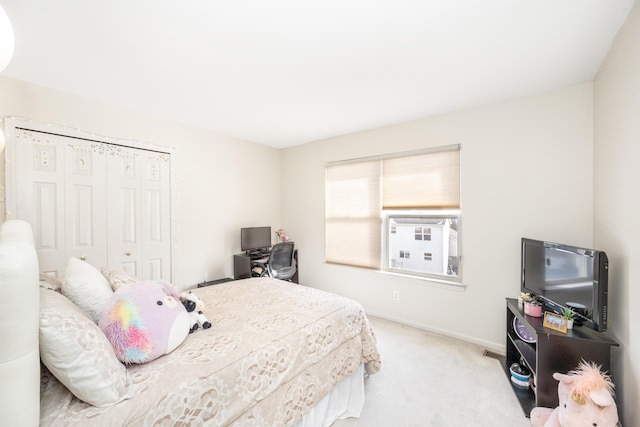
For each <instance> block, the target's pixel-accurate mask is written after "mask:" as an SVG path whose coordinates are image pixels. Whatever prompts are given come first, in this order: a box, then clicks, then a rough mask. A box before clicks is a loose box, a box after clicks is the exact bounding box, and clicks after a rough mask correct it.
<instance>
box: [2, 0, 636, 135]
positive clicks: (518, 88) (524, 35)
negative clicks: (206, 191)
mask: <svg viewBox="0 0 640 427" xmlns="http://www.w3.org/2000/svg"><path fill="white" fill-rule="evenodd" d="M633 3H634V0H413V1H410V0H378V1H376V0H366V1H365V0H339V1H338V0H323V1H319V0H316V1H306V0H271V1H264V0H246V1H243V0H224V1H218V0H182V1H178V0H173V1H170V0H137V1H135V0H110V1H87V0H56V1H51V0H0V4H2V6H3V7H4V9H5V11H6V12H7V14H8V15H9V19H10V20H11V22H12V24H13V27H14V32H15V40H16V41H15V51H14V56H13V59H12V61H11V62H10V63H9V66H8V67H7V68H6V69H5V70H4V71H3V72H2V73H0V74H1V75H3V76H7V77H11V78H15V79H19V80H23V81H26V82H29V83H33V84H37V85H41V86H44V87H47V88H51V89H56V90H59V91H63V92H67V93H71V94H75V95H79V96H81V97H85V98H89V99H93V100H97V101H101V102H104V103H107V104H110V105H114V106H119V107H124V108H127V109H130V110H134V111H142V112H145V113H148V114H152V115H154V116H159V117H162V118H167V119H169V120H172V121H174V122H180V123H185V124H189V125H193V126H196V127H199V128H203V129H207V130H211V131H214V132H217V133H220V134H225V135H229V136H233V137H237V138H241V139H246V140H250V141H254V142H257V143H260V144H264V145H268V146H272V147H287V146H293V145H297V144H302V143H305V142H309V141H315V140H319V139H324V138H328V137H332V136H336V135H342V134H347V133H352V132H357V131H362V130H366V129H372V128H377V127H381V126H386V125H391V124H395V123H400V122H404V121H408V120H415V119H418V118H422V117H428V116H433V115H437V114H443V113H446V112H450V111H455V110H460V109H464V108H468V107H472V106H476V105H481V104H486V103H490V102H495V101H499V100H503V99H508V98H513V97H516V96H523V95H528V94H533V93H538V92H542V91H547V90H552V89H556V88H560V87H564V86H568V85H572V84H576V83H581V82H585V81H591V80H593V78H594V76H595V74H596V72H597V70H598V67H599V66H600V64H601V62H602V61H603V59H604V58H605V56H606V53H607V51H608V49H609V47H610V46H611V43H612V41H613V39H614V37H615V36H616V34H617V32H618V30H619V29H620V27H621V26H622V24H623V23H624V20H625V19H626V17H627V15H628V13H629V10H630V8H631V7H632V6H633Z"/></svg>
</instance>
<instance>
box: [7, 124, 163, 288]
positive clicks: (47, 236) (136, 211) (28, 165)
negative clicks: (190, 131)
mask: <svg viewBox="0 0 640 427" xmlns="http://www.w3.org/2000/svg"><path fill="white" fill-rule="evenodd" d="M13 150H14V152H15V155H14V158H15V165H14V167H13V168H12V170H13V173H12V175H13V176H12V177H7V178H8V180H9V178H11V180H13V184H12V185H13V188H14V189H15V190H14V191H12V192H11V193H12V194H13V193H15V203H8V205H9V204H11V205H13V206H14V210H15V215H13V216H12V217H15V218H18V219H24V220H26V221H28V222H29V223H30V224H31V225H32V227H33V230H34V239H35V241H36V249H37V252H38V258H39V262H40V271H41V272H44V273H47V274H50V275H52V276H54V277H57V278H58V279H61V278H62V277H63V274H64V268H65V266H66V263H67V260H68V259H69V258H70V257H76V258H80V259H85V260H86V261H87V262H89V263H90V264H91V265H93V266H94V267H96V268H98V269H100V268H102V267H110V268H120V269H122V270H125V271H127V272H129V273H131V274H132V275H135V276H136V277H138V278H140V279H149V280H165V281H171V236H170V234H171V231H170V224H171V215H170V211H171V200H170V199H171V192H170V188H171V186H170V185H171V172H170V170H171V167H170V162H171V155H170V154H168V153H163V152H158V151H153V150H147V149H140V148H135V147H125V146H121V145H117V144H111V143H103V142H99V141H91V140H87V139H83V138H76V137H72V136H64V135H58V134H50V133H46V132H40V131H37V130H31V129H24V128H18V127H16V128H15V130H14V148H13ZM7 201H8V202H10V201H9V200H7Z"/></svg>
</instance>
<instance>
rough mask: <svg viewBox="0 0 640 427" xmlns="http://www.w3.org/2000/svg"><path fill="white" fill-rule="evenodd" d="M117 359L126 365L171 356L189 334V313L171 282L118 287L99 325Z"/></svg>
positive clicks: (106, 306)
mask: <svg viewBox="0 0 640 427" xmlns="http://www.w3.org/2000/svg"><path fill="white" fill-rule="evenodd" d="M98 325H99V326H100V329H101V330H102V332H104V334H105V335H106V336H107V338H108V339H109V341H110V342H111V345H112V346H113V349H114V351H115V353H116V356H117V357H118V359H119V360H120V361H121V362H124V363H126V364H132V363H145V362H150V361H152V360H154V359H157V358H158V357H160V356H162V355H164V354H167V353H170V352H171V351H173V350H174V349H175V348H176V347H178V346H179V345H180V344H181V343H182V341H184V339H185V338H186V337H187V335H188V334H189V325H190V321H189V314H188V313H187V311H186V310H185V308H184V306H183V305H182V303H181V302H180V295H179V294H178V292H177V291H176V290H175V288H173V286H171V285H169V284H167V283H160V282H153V281H141V282H137V283H134V284H127V285H123V286H121V287H120V288H118V289H117V290H116V291H115V292H114V293H113V296H112V297H111V299H110V300H109V301H108V302H107V304H106V305H105V308H104V310H103V311H102V314H101V316H100V321H99V323H98Z"/></svg>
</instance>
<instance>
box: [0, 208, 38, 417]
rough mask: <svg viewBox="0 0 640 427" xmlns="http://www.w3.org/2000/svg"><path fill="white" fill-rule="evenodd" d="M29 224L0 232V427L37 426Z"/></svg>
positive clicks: (34, 264) (34, 265)
mask: <svg viewBox="0 0 640 427" xmlns="http://www.w3.org/2000/svg"><path fill="white" fill-rule="evenodd" d="M38 276H39V274H38V257H37V255H36V251H35V247H34V244H33V232H32V230H31V226H30V225H29V223H27V222H25V221H21V220H9V221H7V222H5V223H4V224H2V228H1V229H0V425H2V426H18V425H19V426H37V425H38V424H39V423H40V352H39V348H38V334H39V330H40V291H39V284H38V281H39V278H38Z"/></svg>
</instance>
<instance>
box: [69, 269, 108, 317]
mask: <svg viewBox="0 0 640 427" xmlns="http://www.w3.org/2000/svg"><path fill="white" fill-rule="evenodd" d="M62 294H63V295H64V296H66V297H67V298H69V299H70V300H71V301H72V302H73V303H74V304H75V305H77V306H78V307H80V308H81V309H82V310H83V311H84V312H85V313H87V314H88V315H89V316H90V317H91V318H92V319H93V321H94V322H95V323H98V320H100V314H102V309H103V308H104V306H105V305H106V303H107V301H109V299H110V298H111V295H113V291H112V290H111V285H109V282H108V281H107V279H106V278H105V277H104V276H103V275H102V273H100V271H99V270H98V269H97V268H95V267H93V266H91V265H90V264H89V263H88V262H86V261H81V260H79V259H78V258H69V262H67V267H66V270H65V273H64V278H63V279H62Z"/></svg>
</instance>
